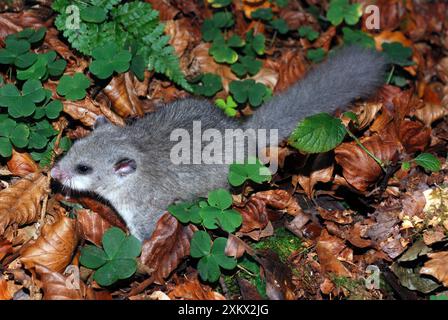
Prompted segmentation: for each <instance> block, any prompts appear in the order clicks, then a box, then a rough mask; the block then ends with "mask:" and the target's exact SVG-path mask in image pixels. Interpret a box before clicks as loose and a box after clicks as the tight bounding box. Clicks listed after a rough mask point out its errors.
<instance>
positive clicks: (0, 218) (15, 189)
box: [0, 173, 48, 235]
mask: <svg viewBox="0 0 448 320" xmlns="http://www.w3.org/2000/svg"><path fill="white" fill-rule="evenodd" d="M46 192H48V190H47V178H46V177H45V176H44V175H42V174H38V173H36V174H31V175H29V176H27V177H25V178H22V179H20V180H19V181H18V182H16V183H15V184H13V185H12V186H10V187H9V188H7V189H4V190H1V191H0V235H1V234H3V232H4V231H5V229H6V228H7V227H8V226H9V225H11V224H18V225H24V224H28V223H31V222H35V221H37V219H38V218H39V214H40V201H41V200H42V198H43V197H44V195H45V193H46Z"/></svg>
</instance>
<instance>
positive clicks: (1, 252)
mask: <svg viewBox="0 0 448 320" xmlns="http://www.w3.org/2000/svg"><path fill="white" fill-rule="evenodd" d="M12 252H13V250H12V243H11V242H10V241H8V240H0V261H2V260H3V258H4V257H5V256H7V255H8V254H10V253H12Z"/></svg>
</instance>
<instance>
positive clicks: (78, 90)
mask: <svg viewBox="0 0 448 320" xmlns="http://www.w3.org/2000/svg"><path fill="white" fill-rule="evenodd" d="M88 87H90V80H89V79H88V78H87V77H86V76H85V75H84V74H83V73H75V74H74V75H73V76H69V75H64V76H62V78H61V80H60V81H59V84H58V86H57V88H56V91H57V93H58V94H59V95H61V96H65V98H66V99H68V100H73V101H76V100H81V99H84V98H85V96H86V89H87V88H88Z"/></svg>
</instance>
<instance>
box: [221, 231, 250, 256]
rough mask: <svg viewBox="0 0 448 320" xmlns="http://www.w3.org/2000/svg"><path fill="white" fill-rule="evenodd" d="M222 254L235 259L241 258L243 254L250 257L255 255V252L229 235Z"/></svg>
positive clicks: (238, 239) (241, 241)
mask: <svg viewBox="0 0 448 320" xmlns="http://www.w3.org/2000/svg"><path fill="white" fill-rule="evenodd" d="M224 252H225V254H226V255H228V256H230V257H235V258H236V259H238V258H241V257H242V256H243V254H244V253H245V252H247V253H248V254H249V255H251V256H253V255H255V251H254V249H252V247H251V246H249V245H248V244H247V243H246V242H244V241H243V240H241V239H240V238H238V237H237V236H235V235H233V234H231V233H229V238H228V239H227V244H226V248H225V250H224Z"/></svg>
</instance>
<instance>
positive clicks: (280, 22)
mask: <svg viewBox="0 0 448 320" xmlns="http://www.w3.org/2000/svg"><path fill="white" fill-rule="evenodd" d="M269 24H270V25H271V27H272V28H274V30H276V31H277V32H278V33H280V34H287V33H288V31H289V26H288V24H287V23H286V20H285V19H275V20H272V21H271V22H270V23H269Z"/></svg>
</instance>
